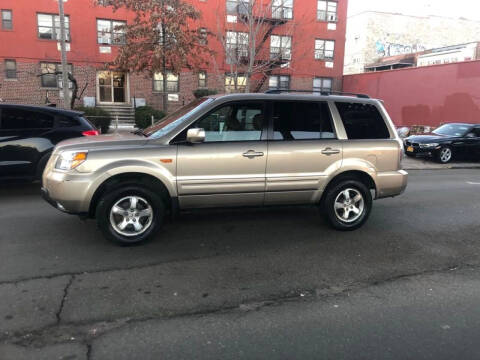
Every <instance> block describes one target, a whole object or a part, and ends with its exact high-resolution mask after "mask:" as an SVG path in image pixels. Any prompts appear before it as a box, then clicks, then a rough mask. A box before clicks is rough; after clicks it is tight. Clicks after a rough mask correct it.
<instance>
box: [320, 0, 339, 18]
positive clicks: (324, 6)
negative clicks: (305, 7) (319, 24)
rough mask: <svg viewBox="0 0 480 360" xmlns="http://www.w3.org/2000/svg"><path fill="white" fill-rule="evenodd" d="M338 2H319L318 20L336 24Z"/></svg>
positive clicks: (322, 0) (321, 0)
mask: <svg viewBox="0 0 480 360" xmlns="http://www.w3.org/2000/svg"><path fill="white" fill-rule="evenodd" d="M337 7H338V3H337V1H331V0H318V7H317V19H318V20H320V21H329V22H336V21H337V20H338V16H337Z"/></svg>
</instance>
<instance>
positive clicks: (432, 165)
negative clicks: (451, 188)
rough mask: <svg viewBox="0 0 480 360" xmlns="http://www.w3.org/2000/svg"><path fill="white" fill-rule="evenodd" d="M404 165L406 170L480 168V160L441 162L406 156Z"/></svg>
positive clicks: (403, 161)
mask: <svg viewBox="0 0 480 360" xmlns="http://www.w3.org/2000/svg"><path fill="white" fill-rule="evenodd" d="M402 165H403V168H404V169H405V170H441V169H480V161H477V162H461V161H458V162H457V161H452V162H451V163H449V164H440V163H437V162H435V161H433V160H431V159H423V158H411V157H404V158H403V160H402Z"/></svg>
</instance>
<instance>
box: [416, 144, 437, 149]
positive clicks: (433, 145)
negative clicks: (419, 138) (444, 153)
mask: <svg viewBox="0 0 480 360" xmlns="http://www.w3.org/2000/svg"><path fill="white" fill-rule="evenodd" d="M437 146H438V143H430V144H420V147H421V148H430V147H437Z"/></svg>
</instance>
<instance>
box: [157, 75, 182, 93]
mask: <svg viewBox="0 0 480 360" xmlns="http://www.w3.org/2000/svg"><path fill="white" fill-rule="evenodd" d="M178 89H179V76H178V74H174V73H173V72H171V71H167V93H177V92H178ZM153 91H159V92H163V74H162V73H155V74H153Z"/></svg>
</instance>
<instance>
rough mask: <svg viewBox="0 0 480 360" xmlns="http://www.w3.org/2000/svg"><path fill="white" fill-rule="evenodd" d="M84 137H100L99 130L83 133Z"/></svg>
mask: <svg viewBox="0 0 480 360" xmlns="http://www.w3.org/2000/svg"><path fill="white" fill-rule="evenodd" d="M82 135H83V136H96V135H98V130H87V131H84V132H82Z"/></svg>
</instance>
